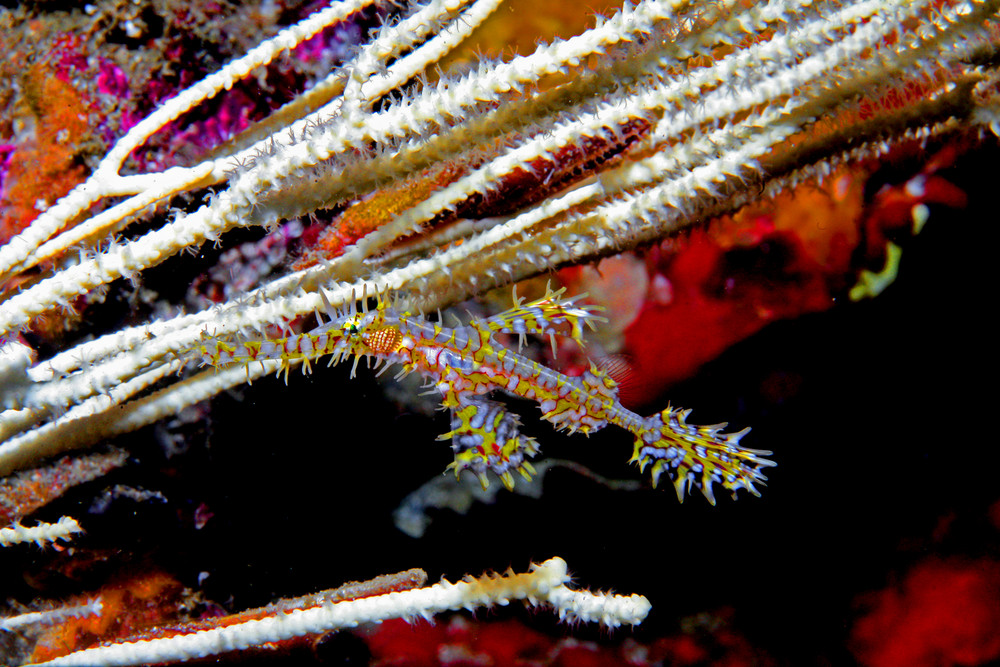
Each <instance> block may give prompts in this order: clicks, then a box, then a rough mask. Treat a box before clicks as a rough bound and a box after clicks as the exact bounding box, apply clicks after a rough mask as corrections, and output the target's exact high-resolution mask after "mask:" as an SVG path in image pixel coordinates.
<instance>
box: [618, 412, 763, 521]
mask: <svg viewBox="0 0 1000 667" xmlns="http://www.w3.org/2000/svg"><path fill="white" fill-rule="evenodd" d="M690 412H691V411H690V410H679V409H673V408H670V407H667V409H665V410H663V411H662V412H660V413H658V414H655V415H653V416H651V417H647V418H646V420H645V424H644V426H643V428H642V430H641V431H640V432H639V433H638V435H637V436H636V440H635V450H634V451H633V453H632V459H631V460H630V462H632V463H638V464H639V468H640V469H641V470H645V469H646V466H648V465H652V470H651V473H652V476H653V486H656V484H657V482H658V481H659V478H660V476H661V475H664V474H666V475H667V476H669V477H670V479H671V481H672V482H673V484H674V489H675V490H676V491H677V498H678V500H680V501H681V502H683V501H684V495H685V494H686V493H687V492H688V491H689V490H690V489H691V487H692V486H694V487H697V488H699V489H701V492H702V493H703V494H704V495H705V497H706V498H707V499H708V501H709V502H710V503H712V504H713V505H714V504H715V493H714V490H713V488H712V487H713V485H715V484H719V485H721V486H722V487H723V488H725V489H728V490H729V491H732V493H733V497H734V498H735V497H736V492H737V491H739V490H740V489H746V490H747V491H749V492H750V493H752V494H753V495H755V496H760V492H759V491H757V488H756V487H755V486H754V485H755V484H761V485H764V484H765V482H766V481H767V477H766V476H765V475H764V473H763V472H762V469H763V468H767V467H769V466H773V465H775V463H774V462H773V461H771V460H769V459H766V458H763V457H764V456H768V455H770V454H771V452H769V451H764V450H759V449H747V448H745V447H741V446H740V444H739V442H740V439H741V438H742V437H743V436H744V435H746V434H747V433H748V432H749V431H750V429H749V428H746V429H743V430H742V431H739V432H736V433H722V429H723V428H725V426H726V425H725V424H716V425H714V426H695V425H692V424H688V423H687V422H686V419H687V416H688V414H690Z"/></svg>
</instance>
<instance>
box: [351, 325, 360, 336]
mask: <svg viewBox="0 0 1000 667" xmlns="http://www.w3.org/2000/svg"><path fill="white" fill-rule="evenodd" d="M350 333H351V335H352V336H354V335H357V333H358V328H357V327H356V326H354V325H353V324H352V325H351V329H350Z"/></svg>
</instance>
